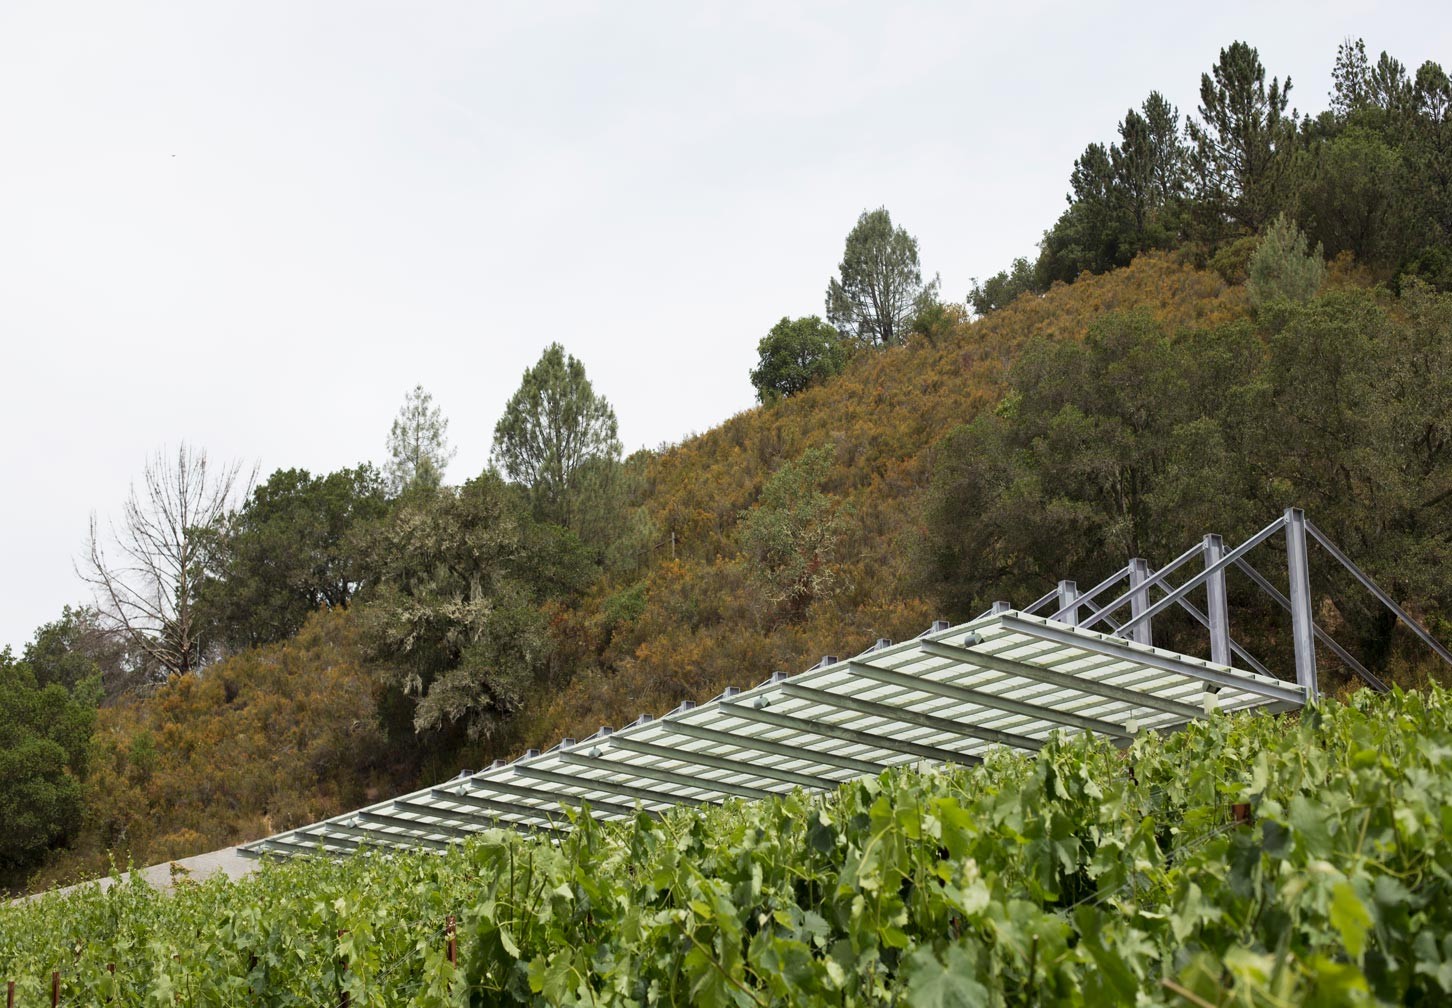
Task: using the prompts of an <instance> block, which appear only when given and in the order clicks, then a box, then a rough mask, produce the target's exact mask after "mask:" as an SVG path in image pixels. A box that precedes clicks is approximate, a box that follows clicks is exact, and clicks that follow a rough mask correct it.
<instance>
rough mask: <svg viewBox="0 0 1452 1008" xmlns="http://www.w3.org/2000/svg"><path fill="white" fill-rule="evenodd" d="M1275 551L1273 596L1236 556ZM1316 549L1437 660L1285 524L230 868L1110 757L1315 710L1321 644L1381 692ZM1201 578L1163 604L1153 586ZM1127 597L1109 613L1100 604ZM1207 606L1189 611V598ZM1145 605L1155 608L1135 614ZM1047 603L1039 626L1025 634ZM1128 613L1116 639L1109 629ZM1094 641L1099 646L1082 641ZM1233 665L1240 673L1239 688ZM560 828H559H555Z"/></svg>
mask: <svg viewBox="0 0 1452 1008" xmlns="http://www.w3.org/2000/svg"><path fill="white" fill-rule="evenodd" d="M1281 532H1284V533H1285V538H1286V555H1287V567H1288V571H1289V577H1288V584H1287V586H1286V587H1287V594H1282V593H1281V592H1280V591H1279V590H1278V589H1276V588H1275V587H1274V585H1272V584H1271V582H1270V581H1269V580H1268V579H1267V578H1265V577H1264V576H1263V575H1262V574H1261V573H1260V572H1259V571H1258V570H1256V569H1255V568H1254V567H1253V566H1251V565H1250V563H1249V561H1248V560H1247V559H1246V557H1247V555H1248V554H1249V553H1250V552H1251V551H1252V550H1254V549H1255V548H1256V547H1257V546H1260V545H1261V544H1262V543H1265V542H1266V541H1267V540H1269V539H1270V538H1271V537H1272V536H1274V535H1276V534H1278V533H1281ZM1308 535H1309V536H1310V537H1311V538H1313V539H1315V540H1316V541H1317V542H1318V543H1320V544H1321V545H1323V546H1324V547H1326V549H1327V551H1328V552H1329V553H1330V554H1331V556H1332V557H1333V558H1334V559H1335V560H1337V561H1338V562H1340V563H1341V564H1343V565H1345V566H1346V567H1347V569H1348V570H1350V571H1351V573H1352V574H1354V575H1355V576H1356V577H1357V579H1358V580H1360V581H1361V583H1362V584H1364V585H1365V586H1366V587H1367V588H1368V589H1369V590H1371V592H1372V593H1373V594H1374V595H1376V596H1377V597H1378V598H1379V599H1380V600H1381V601H1382V602H1383V603H1385V604H1387V605H1388V606H1389V607H1390V608H1391V609H1392V610H1393V611H1394V612H1395V613H1396V615H1397V616H1398V617H1399V618H1401V619H1402V620H1404V621H1405V622H1407V623H1408V625H1409V626H1411V627H1412V628H1413V630H1414V632H1416V633H1417V634H1418V635H1419V636H1421V637H1422V638H1423V639H1424V640H1426V641H1427V642H1428V643H1430V644H1431V645H1432V646H1433V648H1434V649H1436V650H1437V652H1438V654H1440V655H1442V656H1443V657H1444V658H1446V659H1447V660H1448V661H1449V663H1452V653H1449V652H1448V651H1447V650H1446V649H1445V648H1443V647H1442V646H1441V645H1440V644H1438V643H1437V642H1436V641H1434V640H1432V638H1431V637H1430V635H1428V634H1427V633H1426V631H1425V630H1423V629H1422V628H1421V627H1418V626H1416V625H1415V624H1414V623H1413V622H1412V621H1411V619H1410V617H1409V616H1407V614H1406V613H1405V612H1404V611H1402V609H1401V608H1400V607H1398V606H1397V605H1396V604H1395V603H1394V602H1393V601H1392V600H1391V599H1390V597H1389V596H1386V594H1385V593H1384V592H1382V591H1381V589H1380V588H1378V587H1376V586H1375V585H1374V584H1373V583H1372V582H1371V580H1370V578H1368V577H1366V575H1365V574H1364V573H1362V572H1361V571H1360V570H1359V569H1358V568H1356V567H1355V565H1353V564H1351V562H1350V560H1349V559H1347V558H1346V557H1345V556H1344V554H1342V553H1341V552H1340V551H1339V550H1337V549H1336V548H1335V547H1334V546H1332V545H1331V544H1330V543H1329V541H1327V540H1326V539H1325V538H1324V537H1323V536H1322V535H1321V533H1320V532H1319V531H1317V530H1316V529H1315V527H1314V526H1312V525H1311V524H1310V523H1309V522H1307V521H1306V520H1305V516H1304V515H1303V514H1302V513H1301V512H1300V511H1298V510H1295V509H1291V510H1288V511H1287V512H1286V513H1285V514H1284V515H1283V516H1282V517H1280V518H1278V519H1277V520H1276V521H1275V522H1273V523H1271V524H1270V525H1269V526H1267V527H1266V528H1265V529H1262V530H1261V531H1260V532H1258V533H1256V534H1255V535H1254V536H1252V537H1251V538H1250V539H1248V540H1247V541H1246V542H1244V543H1242V544H1241V545H1239V546H1237V547H1235V548H1234V549H1226V548H1225V546H1224V544H1223V543H1222V542H1221V540H1220V537H1219V536H1206V537H1205V538H1204V539H1203V540H1202V541H1201V543H1200V544H1199V545H1197V546H1195V547H1192V548H1191V549H1190V550H1187V551H1186V552H1185V553H1183V554H1181V555H1180V556H1179V557H1177V558H1176V559H1174V560H1173V561H1171V562H1170V563H1169V564H1167V565H1166V566H1165V567H1163V568H1161V569H1160V570H1159V571H1155V570H1153V569H1152V568H1151V567H1150V565H1149V564H1148V563H1147V562H1146V561H1145V560H1143V559H1134V560H1130V561H1129V563H1128V564H1127V565H1126V566H1125V567H1124V568H1123V569H1121V570H1120V571H1118V572H1116V573H1115V574H1112V575H1110V577H1108V578H1106V579H1104V580H1103V581H1101V582H1099V583H1098V584H1097V585H1095V586H1094V587H1093V588H1091V589H1089V590H1088V591H1086V592H1080V591H1079V590H1078V587H1077V585H1076V583H1075V582H1073V581H1061V582H1059V584H1058V585H1057V586H1056V587H1055V589H1054V590H1053V591H1051V592H1049V593H1048V594H1047V595H1045V596H1043V597H1042V598H1040V599H1038V600H1037V601H1035V602H1034V603H1033V604H1032V605H1030V606H1028V607H1027V608H1025V609H1023V610H1019V611H1016V610H1014V609H1012V608H1011V607H1010V606H1009V604H1008V603H1006V602H995V603H994V605H993V607H992V608H991V609H990V610H989V611H988V612H986V613H984V614H983V615H981V616H979V617H978V618H977V619H975V620H972V621H970V622H968V623H964V624H961V625H959V626H952V627H950V626H948V625H947V624H946V623H943V622H938V623H935V624H934V625H933V628H932V629H931V630H929V631H927V632H926V633H924V634H923V635H921V636H919V637H917V638H914V639H913V640H910V641H905V642H903V643H900V644H892V643H890V642H887V641H879V642H878V643H877V644H875V645H874V646H873V647H872V648H871V649H869V650H868V651H866V652H864V653H863V654H861V655H858V656H856V657H854V658H849V659H845V660H839V659H837V658H830V657H829V658H824V659H823V660H822V661H821V662H820V663H818V664H817V665H815V666H813V667H812V668H810V669H808V670H806V671H804V672H801V673H799V674H796V675H790V676H788V675H783V674H782V673H779V672H778V673H773V674H772V676H771V677H770V678H769V679H767V680H766V681H765V682H763V683H761V684H760V685H758V686H756V687H755V688H752V689H748V690H744V691H743V690H737V689H728V690H727V691H725V692H724V693H722V694H721V695H720V696H718V697H716V698H715V699H714V700H711V701H710V702H708V703H703V704H701V705H699V706H697V705H695V704H691V703H683V704H681V705H680V706H679V707H677V708H676V709H675V710H673V711H671V712H670V713H669V714H667V715H665V716H664V717H661V718H658V719H653V718H650V717H648V716H642V717H640V718H639V719H638V720H636V721H635V722H633V723H632V724H630V725H629V726H627V727H625V728H622V729H620V730H618V731H612V730H611V729H609V728H601V729H600V730H599V731H598V732H596V733H595V734H594V735H592V736H590V737H589V738H585V739H580V740H575V739H564V740H562V741H561V742H560V743H559V744H558V745H556V746H555V747H554V748H552V749H550V750H548V751H546V752H543V753H541V752H537V751H535V750H531V751H530V752H528V753H526V754H525V755H524V756H521V757H520V758H518V759H516V760H514V761H512V762H503V761H497V762H496V763H495V764H494V765H493V766H490V767H488V768H486V769H484V770H480V771H478V772H477V773H467V774H462V775H460V776H459V777H457V778H455V779H453V780H450V781H447V782H445V783H443V784H439V785H436V786H434V787H429V788H424V789H422V790H420V791H415V792H413V793H411V794H406V795H402V796H400V797H398V798H394V799H391V800H389V801H385V802H380V803H378V804H375V805H370V806H368V807H367V808H363V809H359V810H357V811H355V812H349V813H346V814H344V815H340V816H334V817H333V818H331V819H325V820H323V821H321V822H317V823H312V824H310V825H308V826H303V827H300V828H298V829H294V830H288V831H286V832H283V833H279V834H277V835H275V836H271V837H267V838H265V839H262V840H258V841H255V842H253V843H250V844H244V845H242V847H241V848H240V850H241V851H242V853H244V854H246V855H250V856H253V857H261V856H264V855H277V856H283V857H290V856H301V855H308V854H318V853H324V854H330V855H345V854H349V853H352V852H353V851H356V850H358V849H360V848H362V847H365V846H370V845H371V846H373V847H377V848H381V849H391V848H398V849H423V850H443V849H447V848H448V847H449V846H450V845H452V844H456V843H459V842H461V841H463V840H464V839H466V838H468V837H470V836H472V835H474V834H476V833H478V832H480V831H481V830H485V829H489V828H505V829H514V830H519V831H521V832H525V833H541V832H542V833H551V832H558V831H563V830H567V829H569V828H570V824H571V816H572V815H578V814H581V812H582V810H585V809H588V812H589V814H591V815H593V816H595V817H597V818H600V819H623V818H627V817H630V816H634V815H639V814H645V815H650V816H659V815H661V814H663V813H664V812H666V811H667V810H669V809H670V808H672V807H675V806H681V805H687V806H704V805H711V804H719V803H722V802H725V801H728V800H731V799H745V800H755V799H760V798H764V797H769V796H771V795H775V794H783V793H786V792H789V791H791V790H793V789H796V788H805V789H808V790H827V789H831V788H834V787H836V786H837V785H839V784H841V783H842V782H844V781H847V780H851V779H853V778H856V777H861V776H863V775H868V774H877V773H881V772H882V771H883V770H886V769H888V768H890V767H894V766H902V765H905V764H917V763H929V764H945V763H958V764H973V763H978V762H981V761H982V760H983V758H984V757H985V756H987V755H988V754H989V753H990V752H991V751H992V750H994V749H996V748H1000V747H1006V748H1009V749H1014V750H1018V751H1023V752H1033V751H1035V750H1037V749H1039V748H1040V747H1041V746H1042V745H1043V744H1044V743H1045V741H1047V740H1048V738H1049V737H1050V735H1051V734H1052V733H1054V732H1057V731H1065V730H1068V731H1087V732H1092V733H1094V734H1096V735H1101V736H1104V737H1107V738H1110V739H1113V740H1115V741H1116V742H1117V743H1119V744H1127V742H1128V741H1129V740H1131V739H1132V738H1133V737H1134V735H1135V734H1136V733H1137V732H1143V731H1153V730H1160V729H1170V728H1174V727H1177V726H1180V725H1183V724H1185V723H1186V722H1188V721H1190V720H1192V719H1194V718H1197V717H1203V716H1205V715H1206V714H1207V713H1208V712H1209V711H1210V710H1212V709H1218V710H1226V711H1234V710H1246V709H1250V708H1262V709H1268V710H1287V709H1294V708H1297V707H1300V706H1301V705H1303V704H1305V703H1306V702H1308V700H1310V699H1312V698H1314V697H1315V695H1316V666H1315V657H1316V656H1315V642H1316V641H1318V640H1319V641H1321V642H1322V643H1323V644H1324V645H1326V646H1327V647H1328V649H1330V650H1331V651H1332V652H1333V653H1334V654H1336V656H1337V657H1338V658H1339V659H1340V660H1341V661H1343V662H1345V663H1346V665H1347V667H1348V668H1350V669H1351V670H1352V671H1353V672H1355V673H1356V674H1357V675H1359V676H1361V677H1362V678H1363V679H1365V680H1366V681H1367V682H1368V683H1369V684H1371V685H1372V686H1373V687H1374V688H1379V689H1385V686H1384V685H1383V684H1382V683H1381V681H1380V680H1378V679H1377V678H1376V677H1375V676H1373V675H1372V674H1371V673H1370V672H1368V671H1367V670H1366V669H1364V668H1363V667H1362V666H1361V665H1360V663H1358V662H1356V661H1355V659H1353V658H1352V657H1351V656H1350V655H1349V654H1348V653H1347V652H1346V651H1345V649H1343V648H1341V647H1340V645H1338V644H1336V643H1335V642H1334V641H1332V640H1331V638H1330V637H1329V636H1328V635H1327V634H1326V633H1325V632H1324V631H1323V630H1322V629H1321V628H1320V627H1317V626H1316V625H1315V622H1314V620H1313V619H1312V605H1311V594H1310V583H1309V569H1308V566H1307V559H1306V539H1307V536H1308ZM1197 557H1198V558H1200V559H1201V561H1202V564H1201V567H1200V570H1199V571H1198V572H1197V573H1195V574H1194V575H1193V576H1192V577H1190V578H1189V579H1188V580H1186V581H1184V582H1183V583H1181V584H1179V585H1175V584H1172V583H1171V581H1170V576H1171V575H1172V574H1174V573H1175V572H1176V571H1178V570H1180V569H1181V568H1182V567H1184V566H1186V565H1187V564H1189V563H1190V561H1192V560H1194V559H1196V558H1197ZM1232 568H1234V569H1237V570H1239V571H1241V572H1242V573H1244V574H1245V575H1246V576H1247V577H1248V578H1249V579H1250V581H1251V583H1252V584H1253V585H1255V586H1256V587H1257V588H1259V589H1261V590H1263V591H1265V592H1266V593H1267V594H1269V595H1270V597H1271V598H1273V599H1274V600H1275V601H1276V602H1277V603H1278V604H1279V605H1280V606H1281V607H1283V608H1285V609H1287V610H1288V611H1289V612H1290V614H1291V617H1292V624H1293V642H1294V650H1295V669H1296V682H1294V683H1291V682H1285V681H1282V680H1280V679H1277V678H1275V677H1274V676H1272V675H1271V674H1270V673H1269V672H1267V671H1266V669H1265V666H1263V665H1261V663H1260V662H1259V661H1257V660H1256V659H1255V658H1254V657H1253V656H1252V655H1250V654H1249V653H1248V652H1247V651H1245V649H1244V648H1242V647H1241V646H1240V645H1239V644H1237V643H1236V642H1235V641H1234V640H1233V639H1232V637H1231V635H1230V614H1229V606H1228V602H1227V594H1226V581H1225V575H1226V572H1227V571H1229V570H1230V569H1232ZM1121 583H1124V584H1125V585H1126V590H1125V591H1124V592H1123V594H1120V595H1118V596H1117V597H1114V598H1112V599H1111V600H1110V601H1109V602H1108V603H1104V604H1100V603H1099V602H1098V601H1097V600H1098V599H1099V598H1100V597H1102V596H1103V595H1105V594H1107V593H1108V592H1109V591H1110V590H1111V589H1113V588H1115V587H1116V586H1117V585H1119V584H1121ZM1202 585H1203V586H1204V588H1205V602H1206V606H1207V608H1206V611H1204V612H1202V611H1201V610H1200V609H1199V608H1198V607H1196V606H1195V605H1194V604H1193V603H1191V602H1190V601H1189V599H1188V596H1189V595H1190V594H1191V593H1192V592H1194V591H1196V590H1197V589H1199V588H1200V587H1201V586H1202ZM1151 590H1154V591H1157V592H1159V593H1160V596H1161V597H1160V598H1159V599H1158V600H1152V598H1151V595H1150V592H1151ZM1051 603H1054V604H1056V605H1057V607H1058V608H1057V609H1056V610H1054V611H1053V613H1052V616H1050V617H1047V618H1046V617H1044V616H1038V615H1034V612H1035V611H1036V610H1040V609H1043V608H1045V607H1047V606H1048V605H1050V604H1051ZM1171 607H1179V608H1181V609H1183V610H1185V611H1187V612H1189V613H1190V615H1191V616H1192V617H1194V618H1195V619H1196V620H1197V621H1198V622H1199V623H1200V624H1201V625H1203V626H1205V627H1206V628H1207V629H1208V631H1209V636H1210V647H1209V650H1210V655H1211V657H1210V660H1206V659H1203V658H1196V657H1192V656H1190V655H1186V654H1180V653H1176V652H1173V651H1168V650H1163V649H1161V648H1156V647H1154V646H1153V645H1152V643H1151V642H1152V641H1153V639H1154V638H1153V632H1152V621H1153V619H1154V618H1155V616H1157V615H1159V614H1161V613H1164V612H1166V611H1167V610H1169V609H1170V608H1171ZM1125 609H1127V612H1126V613H1124V616H1125V617H1126V618H1125V621H1124V622H1123V623H1120V622H1118V621H1117V617H1116V616H1115V613H1116V612H1119V611H1120V610H1125ZM1100 625H1103V626H1106V627H1108V628H1109V629H1110V630H1111V631H1112V632H1111V633H1106V632H1103V631H1101V630H1097V629H1095V628H1096V627H1097V626H1100ZM1237 659H1239V660H1240V661H1241V662H1242V663H1243V664H1245V665H1247V666H1249V668H1248V669H1247V668H1237V667H1235V665H1234V664H1233V663H1234V661H1235V660H1237ZM567 810H570V811H567Z"/></svg>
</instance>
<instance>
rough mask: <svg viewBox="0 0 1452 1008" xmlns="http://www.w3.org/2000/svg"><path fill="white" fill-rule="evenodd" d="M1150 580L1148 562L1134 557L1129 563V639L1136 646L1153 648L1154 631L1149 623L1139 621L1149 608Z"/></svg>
mask: <svg viewBox="0 0 1452 1008" xmlns="http://www.w3.org/2000/svg"><path fill="white" fill-rule="evenodd" d="M1149 579H1150V565H1149V561H1148V560H1146V559H1144V558H1143V557H1135V558H1134V559H1133V560H1131V561H1130V562H1129V591H1130V595H1129V616H1130V619H1132V620H1134V621H1135V622H1134V624H1133V626H1131V627H1130V630H1129V639H1130V640H1132V641H1134V642H1135V643H1136V644H1143V645H1145V646H1146V647H1154V643H1155V635H1154V630H1153V629H1151V627H1150V621H1149V620H1147V619H1141V618H1140V617H1141V616H1143V615H1144V613H1145V610H1146V609H1148V608H1149V586H1148V584H1147V582H1148V581H1149Z"/></svg>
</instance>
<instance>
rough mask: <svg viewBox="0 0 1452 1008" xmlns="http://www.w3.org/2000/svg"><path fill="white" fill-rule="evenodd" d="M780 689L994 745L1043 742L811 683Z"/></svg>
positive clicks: (1019, 746) (1039, 746)
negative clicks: (834, 690)
mask: <svg viewBox="0 0 1452 1008" xmlns="http://www.w3.org/2000/svg"><path fill="white" fill-rule="evenodd" d="M781 690H782V692H783V693H785V694H786V695H787V696H790V697H796V698H797V699H798V700H810V701H811V702H813V703H819V704H824V705H826V706H828V707H837V708H839V709H841V710H850V711H856V712H857V713H859V714H868V715H871V716H872V717H879V718H882V719H883V720H884V721H905V722H907V723H908V724H912V725H918V726H919V727H922V728H930V729H932V730H933V731H937V732H942V733H944V734H945V735H957V736H959V737H960V738H976V739H980V740H981V741H984V742H991V743H994V744H996V745H1005V746H1012V747H1013V748H1016V749H1027V750H1029V751H1030V752H1037V751H1038V750H1040V749H1042V748H1043V747H1044V744H1043V743H1042V742H1040V741H1039V740H1038V739H1032V738H1029V737H1028V736H1026V735H1015V734H1013V733H1012V732H1002V731H995V730H994V729H992V728H980V727H978V726H977V725H970V724H963V723H962V722H961V721H953V720H950V719H948V718H943V717H938V716H937V715H935V714H923V713H920V712H918V711H915V710H909V709H908V708H905V707H893V706H891V705H890V704H883V703H877V702H875V701H872V700H862V699H860V698H858V697H855V696H845V695H843V694H841V693H831V692H828V691H827V690H820V689H814V688H812V687H810V686H798V685H796V684H795V683H782V684H781Z"/></svg>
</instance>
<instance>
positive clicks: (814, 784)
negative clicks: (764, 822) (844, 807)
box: [610, 736, 839, 791]
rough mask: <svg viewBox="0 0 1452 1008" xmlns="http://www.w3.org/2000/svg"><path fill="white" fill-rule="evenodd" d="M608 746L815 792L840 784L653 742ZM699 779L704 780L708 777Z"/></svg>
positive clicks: (619, 742) (625, 740)
mask: <svg viewBox="0 0 1452 1008" xmlns="http://www.w3.org/2000/svg"><path fill="white" fill-rule="evenodd" d="M610 746H611V748H614V749H624V750H626V751H627V752H634V753H640V754H641V755H642V756H655V757H657V758H659V759H664V760H674V761H675V762H677V763H686V764H694V765H696V766H703V767H711V768H712V769H714V770H727V771H730V772H731V773H735V774H740V775H741V776H743V777H764V778H766V779H768V780H774V781H780V782H781V783H783V784H792V785H794V786H796V787H804V788H808V789H811V790H816V791H821V790H825V789H826V788H833V787H836V786H837V784H838V783H839V782H838V781H835V780H832V779H831V778H825V779H824V778H821V777H812V776H809V775H808V774H804V773H798V772H796V771H795V770H780V769H778V768H776V767H774V766H772V765H770V764H769V763H743V762H742V761H741V760H737V759H731V758H730V757H727V756H716V755H713V754H711V753H703V752H696V751H695V750H692V749H672V748H671V747H670V746H663V745H656V744H655V743H654V742H640V741H637V740H635V739H631V738H622V737H619V736H616V737H614V738H612V739H611V740H610ZM701 779H702V780H703V781H705V780H706V779H707V778H701Z"/></svg>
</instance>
